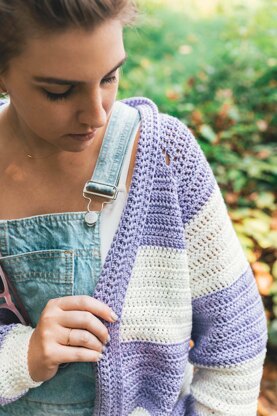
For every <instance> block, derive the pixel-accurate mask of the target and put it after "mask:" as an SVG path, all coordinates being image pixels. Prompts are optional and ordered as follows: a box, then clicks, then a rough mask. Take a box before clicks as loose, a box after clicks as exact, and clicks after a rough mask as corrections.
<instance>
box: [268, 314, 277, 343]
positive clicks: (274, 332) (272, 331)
mask: <svg viewBox="0 0 277 416" xmlns="http://www.w3.org/2000/svg"><path fill="white" fill-rule="evenodd" d="M268 338H269V343H270V344H271V345H274V346H277V319H274V320H273V321H272V323H271V325H270V328H269V330H268Z"/></svg>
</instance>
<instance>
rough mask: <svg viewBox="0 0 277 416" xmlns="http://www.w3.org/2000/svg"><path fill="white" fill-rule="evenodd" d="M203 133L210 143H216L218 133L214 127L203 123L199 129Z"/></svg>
mask: <svg viewBox="0 0 277 416" xmlns="http://www.w3.org/2000/svg"><path fill="white" fill-rule="evenodd" d="M199 131H200V133H201V135H202V136H203V137H204V139H206V140H208V142H210V143H215V142H216V140H217V135H216V133H215V132H214V131H213V129H212V128H211V127H210V126H208V124H202V126H200V129H199Z"/></svg>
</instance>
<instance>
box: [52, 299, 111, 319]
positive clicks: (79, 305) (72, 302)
mask: <svg viewBox="0 0 277 416" xmlns="http://www.w3.org/2000/svg"><path fill="white" fill-rule="evenodd" d="M52 301H55V302H56V303H57V305H58V306H59V307H60V308H61V309H62V310H64V311H70V310H79V311H88V312H90V313H92V314H93V315H96V316H98V317H99V318H102V319H104V320H105V321H108V322H115V321H116V320H117V319H118V318H117V316H116V314H115V313H114V311H113V310H112V309H111V308H110V307H109V306H108V305H106V304H105V303H103V302H100V301H99V300H97V299H95V298H93V297H91V296H87V295H82V296H64V297H62V298H58V299H52ZM50 302H51V301H50Z"/></svg>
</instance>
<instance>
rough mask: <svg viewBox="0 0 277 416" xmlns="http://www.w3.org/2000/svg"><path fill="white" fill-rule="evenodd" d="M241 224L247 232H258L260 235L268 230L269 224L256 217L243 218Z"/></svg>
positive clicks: (250, 233)
mask: <svg viewBox="0 0 277 416" xmlns="http://www.w3.org/2000/svg"><path fill="white" fill-rule="evenodd" d="M243 225H244V228H245V231H246V232H247V234H249V235H252V234H253V233H256V234H257V233H258V234H260V235H261V236H262V235H264V234H266V233H267V232H268V231H269V224H267V223H265V222H264V221H261V220H260V219H256V218H246V219H245V220H243Z"/></svg>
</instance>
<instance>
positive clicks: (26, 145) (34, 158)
mask: <svg viewBox="0 0 277 416" xmlns="http://www.w3.org/2000/svg"><path fill="white" fill-rule="evenodd" d="M12 134H13V136H14V137H16V135H15V132H14V129H13V127H12ZM22 139H23V142H24V147H25V149H26V150H27V152H26V150H25V152H24V155H25V156H26V157H28V159H33V160H38V159H47V158H48V157H50V156H53V155H55V154H56V153H59V152H61V151H62V150H60V149H59V150H56V151H55V152H52V153H50V154H49V155H46V156H38V157H35V156H33V155H32V154H31V153H30V150H29V149H28V148H29V145H28V144H27V142H26V140H25V138H24V134H23V135H22Z"/></svg>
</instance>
